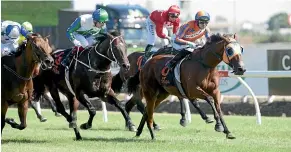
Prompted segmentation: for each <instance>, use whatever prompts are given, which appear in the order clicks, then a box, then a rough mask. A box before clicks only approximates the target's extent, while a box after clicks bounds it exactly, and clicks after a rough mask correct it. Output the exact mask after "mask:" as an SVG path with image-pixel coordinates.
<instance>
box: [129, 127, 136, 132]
mask: <svg viewBox="0 0 291 152" xmlns="http://www.w3.org/2000/svg"><path fill="white" fill-rule="evenodd" d="M128 130H129V131H131V132H136V128H135V126H134V125H130V126H128Z"/></svg>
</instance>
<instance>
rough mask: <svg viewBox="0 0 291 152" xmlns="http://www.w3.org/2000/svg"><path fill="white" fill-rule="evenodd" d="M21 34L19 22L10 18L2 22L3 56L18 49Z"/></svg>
mask: <svg viewBox="0 0 291 152" xmlns="http://www.w3.org/2000/svg"><path fill="white" fill-rule="evenodd" d="M20 34H21V26H20V24H19V23H17V22H14V21H9V20H6V21H3V22H1V57H2V56H5V55H8V54H10V53H11V52H15V51H16V50H17V48H18V39H19V36H20Z"/></svg>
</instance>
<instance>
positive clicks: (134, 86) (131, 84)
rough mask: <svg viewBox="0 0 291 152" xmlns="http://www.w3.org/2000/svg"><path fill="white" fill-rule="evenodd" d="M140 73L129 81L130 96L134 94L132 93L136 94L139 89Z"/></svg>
mask: <svg viewBox="0 0 291 152" xmlns="http://www.w3.org/2000/svg"><path fill="white" fill-rule="evenodd" d="M139 72H140V71H138V72H137V73H136V74H135V75H134V76H132V77H130V78H129V79H128V80H127V90H128V93H129V94H132V93H134V92H136V91H137V89H138V85H139V83H140V81H139Z"/></svg>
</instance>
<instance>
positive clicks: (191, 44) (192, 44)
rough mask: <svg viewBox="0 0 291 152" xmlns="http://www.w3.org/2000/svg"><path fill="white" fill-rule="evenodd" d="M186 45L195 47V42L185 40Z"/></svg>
mask: <svg viewBox="0 0 291 152" xmlns="http://www.w3.org/2000/svg"><path fill="white" fill-rule="evenodd" d="M187 45H189V47H190V48H196V44H195V43H193V42H187Z"/></svg>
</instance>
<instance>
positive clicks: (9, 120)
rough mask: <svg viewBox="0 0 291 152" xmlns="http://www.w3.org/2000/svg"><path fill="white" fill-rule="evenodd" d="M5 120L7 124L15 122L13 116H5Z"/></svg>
mask: <svg viewBox="0 0 291 152" xmlns="http://www.w3.org/2000/svg"><path fill="white" fill-rule="evenodd" d="M5 122H6V123H8V124H13V123H15V121H14V119H13V118H6V119H5Z"/></svg>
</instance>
